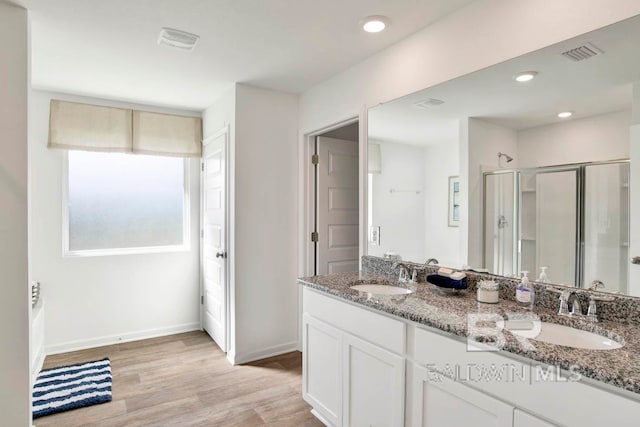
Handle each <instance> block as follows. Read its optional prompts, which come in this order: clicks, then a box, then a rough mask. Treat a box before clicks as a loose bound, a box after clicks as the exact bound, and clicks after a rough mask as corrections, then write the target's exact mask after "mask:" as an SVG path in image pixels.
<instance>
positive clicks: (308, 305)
mask: <svg viewBox="0 0 640 427" xmlns="http://www.w3.org/2000/svg"><path fill="white" fill-rule="evenodd" d="M303 311H304V312H305V313H308V314H310V315H312V316H314V317H316V318H317V319H320V320H322V321H324V322H327V323H329V324H331V325H333V326H335V327H336V328H338V329H340V330H342V331H344V332H348V333H350V334H352V335H355V336H356V337H359V338H362V339H364V340H366V341H369V342H370V343H373V344H375V345H378V346H380V347H382V348H384V349H387V350H389V351H392V352H394V353H396V354H400V355H404V354H405V345H406V324H405V323H404V322H402V321H400V320H396V319H392V318H390V317H386V316H385V315H384V314H382V313H378V312H373V311H369V310H367V309H364V308H360V307H356V306H355V305H352V304H349V303H348V302H343V301H339V300H337V299H335V298H332V297H330V296H328V295H323V294H321V293H318V292H315V291H313V290H310V289H308V288H304V291H303Z"/></svg>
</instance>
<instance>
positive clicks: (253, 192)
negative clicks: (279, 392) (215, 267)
mask: <svg viewBox="0 0 640 427" xmlns="http://www.w3.org/2000/svg"><path fill="white" fill-rule="evenodd" d="M297 114H298V98H297V96H295V95H290V94H286V93H283V92H276V91H271V90H265V89H259V88H255V87H252V86H246V85H240V84H239V85H236V119H235V160H234V163H235V165H234V166H235V215H234V217H235V258H236V265H235V303H236V307H235V310H236V313H235V327H236V348H235V351H236V354H235V362H236V363H244V362H248V361H251V360H256V359H260V358H263V357H268V356H272V355H274V354H280V353H284V352H286V351H293V350H296V349H297V348H298V347H297V346H298V321H299V319H298V311H297V303H298V290H299V289H298V285H297V283H296V278H297V265H296V260H297V251H296V247H297V246H296V231H297V204H296V202H297V191H298V183H297V181H296V178H295V177H296V176H297V175H298V168H297V159H298V152H297V147H296V142H297V136H298V131H297V126H296V117H297Z"/></svg>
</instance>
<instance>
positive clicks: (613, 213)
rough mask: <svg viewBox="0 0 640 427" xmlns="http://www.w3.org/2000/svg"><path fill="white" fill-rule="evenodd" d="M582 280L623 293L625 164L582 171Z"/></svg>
mask: <svg viewBox="0 0 640 427" xmlns="http://www.w3.org/2000/svg"><path fill="white" fill-rule="evenodd" d="M584 224H585V227H584V268H583V270H584V280H583V286H584V287H588V286H589V284H590V283H591V282H593V281H594V280H601V281H602V282H604V283H605V286H606V289H607V291H609V292H622V293H626V291H627V283H628V265H629V264H628V262H627V260H628V258H629V163H626V162H625V163H605V164H595V165H588V166H586V167H585V191H584Z"/></svg>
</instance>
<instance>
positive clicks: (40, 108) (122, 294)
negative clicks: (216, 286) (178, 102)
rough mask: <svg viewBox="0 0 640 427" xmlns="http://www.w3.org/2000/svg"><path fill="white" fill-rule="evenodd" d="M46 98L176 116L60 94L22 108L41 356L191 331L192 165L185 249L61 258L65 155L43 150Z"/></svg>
mask: <svg viewBox="0 0 640 427" xmlns="http://www.w3.org/2000/svg"><path fill="white" fill-rule="evenodd" d="M51 98H57V99H65V100H70V101H79V102H86V103H92V104H100V105H111V106H116V107H125V108H137V109H143V110H150V111H158V112H168V113H178V111H170V110H166V109H159V108H152V107H148V106H139V105H131V104H124V103H119V102H110V101H104V100H99V99H91V98H84V97H77V96H70V95H64V94H55V93H47V92H38V91H34V92H33V93H32V97H31V105H30V108H29V131H30V134H29V186H30V197H31V211H32V215H31V219H30V235H29V244H30V248H31V249H30V257H31V258H30V262H31V277H32V279H33V280H38V281H40V282H41V284H42V295H43V297H44V298H45V300H46V305H47V307H46V310H47V312H46V325H45V329H46V348H47V352H48V353H55V352H63V351H69V350H72V349H78V348H86V347H95V346H99V345H105V344H112V343H117V342H122V341H128V340H135V339H142V338H148V337H152V336H158V335H165V334H170V333H177V332H183V331H188V330H194V329H199V328H200V319H199V304H198V303H199V294H200V290H199V223H200V219H199V218H200V207H199V206H200V201H199V199H200V196H199V195H200V180H199V176H200V173H199V160H198V159H192V160H190V172H191V174H190V175H191V176H190V178H191V179H190V181H191V187H190V190H191V246H190V250H189V251H187V252H176V253H157V254H139V255H113V256H99V257H80V258H63V257H62V209H63V208H62V178H63V177H62V173H63V156H64V154H65V152H64V151H62V150H50V149H47V137H48V126H49V101H50V99H51ZM182 114H193V113H189V112H182ZM195 115H199V114H195Z"/></svg>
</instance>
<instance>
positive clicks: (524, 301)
mask: <svg viewBox="0 0 640 427" xmlns="http://www.w3.org/2000/svg"><path fill="white" fill-rule="evenodd" d="M528 274H529V272H528V271H523V272H522V279H521V280H520V284H519V285H518V287H517V288H516V301H517V302H518V305H519V306H520V307H524V308H528V309H529V310H532V309H533V303H534V302H535V299H536V292H535V289H534V288H533V285H532V284H531V283H530V282H529V277H528Z"/></svg>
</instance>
